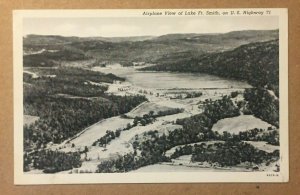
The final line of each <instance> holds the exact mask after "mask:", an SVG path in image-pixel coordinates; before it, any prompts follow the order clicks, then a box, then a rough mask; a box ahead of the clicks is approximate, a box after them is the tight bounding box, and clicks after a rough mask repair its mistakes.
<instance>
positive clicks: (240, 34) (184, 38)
mask: <svg viewBox="0 0 300 195" xmlns="http://www.w3.org/2000/svg"><path fill="white" fill-rule="evenodd" d="M277 38H278V30H247V31H233V32H229V33H223V34H222V33H220V34H166V35H162V36H158V37H148V36H142V37H123V38H122V37H110V38H103V37H63V36H46V35H28V36H26V37H24V39H23V43H24V44H23V45H24V47H23V49H24V53H26V56H24V62H25V63H24V66H30V67H32V66H57V64H59V63H58V62H57V61H72V60H86V59H91V58H93V59H96V60H98V61H99V62H110V63H120V64H122V65H125V66H130V65H132V62H147V63H155V64H159V63H161V62H166V61H170V62H174V61H175V62H176V61H177V60H178V59H183V58H185V59H190V58H191V57H198V56H200V55H203V54H207V53H215V52H224V51H229V50H232V49H235V48H237V47H239V46H241V45H244V44H249V43H253V42H263V41H270V40H274V39H277ZM42 51H43V52H42Z"/></svg>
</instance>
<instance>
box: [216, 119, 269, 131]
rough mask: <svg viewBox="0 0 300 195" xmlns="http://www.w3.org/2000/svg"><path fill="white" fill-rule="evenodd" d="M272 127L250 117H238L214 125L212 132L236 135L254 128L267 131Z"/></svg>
mask: <svg viewBox="0 0 300 195" xmlns="http://www.w3.org/2000/svg"><path fill="white" fill-rule="evenodd" d="M271 126H272V125H270V124H268V123H267V122H264V121H262V120H261V119H259V118H256V117H254V116H252V115H240V116H237V117H233V118H225V119H222V120H219V121H218V122H217V123H216V124H214V126H213V128H212V131H217V132H219V133H220V134H222V133H223V132H224V131H227V132H228V133H232V134H238V133H239V132H241V131H247V130H251V129H254V128H257V129H263V130H267V129H268V127H271Z"/></svg>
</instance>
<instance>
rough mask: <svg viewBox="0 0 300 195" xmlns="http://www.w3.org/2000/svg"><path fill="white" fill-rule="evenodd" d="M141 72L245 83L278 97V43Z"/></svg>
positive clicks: (188, 60)
mask: <svg viewBox="0 0 300 195" xmlns="http://www.w3.org/2000/svg"><path fill="white" fill-rule="evenodd" d="M142 70H155V71H177V72H201V73H208V74H213V75H218V76H223V77H228V78H234V79H239V80H245V81H247V82H248V83H249V84H251V85H253V86H256V87H265V86H267V87H268V89H272V90H274V91H275V93H276V95H278V83H279V79H278V78H279V43H278V40H272V41H267V42H257V43H250V44H246V45H242V46H240V47H238V48H236V49H234V50H231V51H225V52H218V53H212V54H204V55H202V56H200V57H193V58H190V59H185V60H178V61H175V62H174V61H172V62H166V63H161V64H159V65H156V66H152V67H147V68H144V69H142Z"/></svg>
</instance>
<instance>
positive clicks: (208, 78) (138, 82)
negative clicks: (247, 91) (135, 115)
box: [93, 66, 251, 89]
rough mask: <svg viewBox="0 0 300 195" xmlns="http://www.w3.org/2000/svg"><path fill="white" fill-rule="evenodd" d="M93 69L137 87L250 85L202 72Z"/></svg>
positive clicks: (247, 86)
mask: <svg viewBox="0 0 300 195" xmlns="http://www.w3.org/2000/svg"><path fill="white" fill-rule="evenodd" d="M93 70H95V71H100V72H103V73H112V74H115V75H117V76H120V77H123V78H126V80H127V81H128V82H130V83H132V84H133V85H135V86H137V87H142V88H148V89H172V88H188V89H202V88H203V89H211V88H216V89H224V88H237V89H243V88H249V87H251V86H250V85H249V84H247V83H246V82H242V81H237V80H233V79H228V78H221V77H218V76H213V75H209V74H202V73H177V72H149V71H138V70H136V69H135V68H133V67H122V66H110V67H105V68H102V67H94V68H93Z"/></svg>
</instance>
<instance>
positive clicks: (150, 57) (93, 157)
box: [23, 31, 280, 174]
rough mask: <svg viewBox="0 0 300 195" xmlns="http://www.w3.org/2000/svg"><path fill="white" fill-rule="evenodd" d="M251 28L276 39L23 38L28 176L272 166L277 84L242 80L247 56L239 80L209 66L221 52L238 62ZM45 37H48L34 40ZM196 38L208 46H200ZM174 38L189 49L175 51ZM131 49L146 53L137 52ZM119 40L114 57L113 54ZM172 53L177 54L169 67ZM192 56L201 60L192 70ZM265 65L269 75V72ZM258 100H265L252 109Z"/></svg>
mask: <svg viewBox="0 0 300 195" xmlns="http://www.w3.org/2000/svg"><path fill="white" fill-rule="evenodd" d="M245 33H250V32H245ZM257 33H260V34H261V35H264V36H261V37H260V38H261V40H260V41H266V40H269V39H268V38H270V39H272V38H273V37H276V31H271V32H254V34H253V35H251V33H250V35H251V36H250V35H249V34H248V35H249V36H246V37H247V38H246V39H245V40H241V39H240V38H239V37H238V38H237V37H235V36H236V35H237V34H234V36H232V34H230V33H228V34H225V35H224V34H222V35H201V36H200V35H192V34H189V35H169V36H167V35H166V36H161V37H157V38H155V37H151V38H150V37H145V38H141V39H138V38H135V39H131V40H126V39H125V38H124V39H120V40H118V41H115V42H109V41H107V40H102V39H101V40H100V39H98V40H97V41H94V42H93V43H92V42H91V40H85V39H75V38H72V39H70V38H65V39H60V41H57V42H56V41H55V40H56V37H51V39H50V38H49V37H48V38H49V39H47V37H42V36H41V37H38V38H39V39H37V37H34V36H31V37H28V38H27V39H25V40H26V41H25V43H27V44H25V48H24V49H25V50H28V51H27V52H26V55H24V58H26V61H25V64H24V71H23V77H24V115H26V121H27V122H26V123H24V150H25V152H24V170H26V173H27V174H37V173H61V174H74V173H107V172H150V171H152V172H173V171H199V172H201V171H213V172H214V171H246V172H248V171H278V169H279V166H280V165H279V161H278V160H279V126H278V120H277V117H278V116H277V113H278V110H276V109H278V108H277V104H278V101H279V98H278V96H277V94H278V92H277V89H278V88H277V87H276V85H277V83H276V82H275V84H274V85H269V86H267V87H266V88H264V87H262V86H261V85H262V84H266V82H265V81H261V82H260V81H258V80H257V82H253V80H251V79H249V75H250V76H251V74H255V73H253V72H252V70H254V68H249V66H250V67H252V66H253V65H254V63H252V62H251V63H248V66H247V67H248V68H247V70H246V71H250V72H251V74H248V73H244V72H243V70H239V71H237V72H238V73H241V75H240V76H239V77H236V76H232V75H233V73H231V72H230V71H231V70H233V69H230V68H228V67H227V68H224V66H223V68H219V69H216V70H217V71H215V72H213V73H212V74H211V72H210V71H211V70H212V69H213V68H212V67H214V66H216V65H215V64H216V63H219V64H220V63H221V62H222V63H223V61H222V59H223V58H224V59H225V58H226V57H227V54H228V55H230V57H231V58H230V59H231V62H234V63H237V61H238V59H240V54H239V51H240V49H241V48H249V47H251V44H252V43H250V45H246V46H241V47H240V45H243V44H247V43H249V42H252V41H253V39H254V37H257V36H256V35H257ZM229 35H230V36H229ZM211 36H213V37H214V38H217V39H220V37H225V38H226V37H227V39H226V40H227V42H226V41H225V42H224V44H223V45H222V44H219V45H216V46H214V45H213V44H215V43H214V38H211ZM228 37H229V38H228ZM30 39H33V40H35V41H32V40H30ZM191 39H194V40H197V41H196V42H195V43H191V42H190V40H191ZM255 39H257V38H255ZM49 40H51V41H52V42H53V43H52V44H45V43H44V45H43V44H42V43H43V42H46V43H48V42H49ZM53 40H54V41H53ZM237 40H239V42H237ZM255 41H258V40H255ZM177 42H180V43H179V44H177ZM29 43H30V44H29ZM204 43H205V44H206V46H209V47H206V49H203V48H204V47H203V46H200V45H201V44H204ZM158 44H159V45H160V46H159V47H160V48H156V46H157V45H158ZM174 44H175V45H174ZM176 44H177V45H176ZM182 44H189V45H192V48H193V49H192V50H188V49H187V47H182V49H178V48H177V47H179V45H180V46H182ZM257 44H258V45H259V47H261V48H264V46H266V47H269V43H266V44H264V43H263V42H259V43H257ZM140 45H146V50H147V51H149V52H146V51H144V50H143V51H141V50H138V48H143V47H140ZM170 45H173V46H172V48H169V46H170ZM127 46H128V48H129V49H128V52H126V56H125V55H124V56H123V54H121V53H120V52H119V51H120V50H122V48H123V47H127ZM43 47H45V48H47V49H48V50H49V51H47V50H46V49H45V50H43V49H41V48H43ZM149 47H151V48H149ZM221 47H222V48H221ZM270 47H271V48H273V47H276V43H275V44H272V45H271V46H270ZM34 48H35V49H34ZM62 48H63V49H62ZM70 48H72V49H70ZM75 48H76V49H75ZM107 48H109V49H107ZM175 48H177V49H175ZM195 48H197V49H195ZM235 48H237V49H235ZM156 49H157V50H156ZM160 49H161V50H160ZM35 50H36V51H35ZM53 50H54V51H55V52H53ZM57 50H58V51H57ZM162 50H164V51H163V52H160V51H162ZM178 50H180V55H183V56H181V57H180V59H178V61H176V63H174V60H176V59H177V58H176V57H175V56H176V55H177V54H178ZM261 50H262V49H261ZM29 51H30V52H31V53H30V52H29ZM60 51H62V53H60ZM234 51H237V53H238V54H236V55H235V53H234V54H233V52H234ZM251 51H252V52H253V53H255V51H253V50H251ZM272 51H273V50H272ZM57 52H58V53H57ZM156 52H157V53H156ZM155 53H156V54H155ZM117 54H120V55H119V56H118V57H116V55H117ZM245 55H246V54H245ZM251 55H254V54H252V53H251ZM45 56H46V57H45ZM61 56H63V58H62V57H61ZM195 56H198V57H195ZM199 56H200V57H199ZM213 57H214V58H215V59H217V60H216V61H217V62H216V61H214V60H212V59H213ZM164 59H165V61H164V62H163V60H164ZM201 60H202V61H203V62H205V63H206V64H205V65H207V66H205V65H201V64H200V66H198V65H199V64H198V61H201ZM218 60H219V61H218ZM33 61H34V62H36V63H32V62H33ZM253 61H255V60H253ZM270 61H271V62H270ZM231 62H229V61H228V62H226V63H228V64H231ZM255 62H256V61H255ZM277 62H278V61H277ZM200 63H201V62H200ZM261 63H267V64H268V65H269V66H270V67H272V66H274V64H276V59H275V62H273V61H272V59H271V58H269V57H265V58H264V60H263V62H261ZM27 65H28V66H27ZM195 67H196V68H195ZM202 68H203V69H202ZM182 69H184V70H182ZM202 70H204V71H202ZM273 70H274V71H275V73H274V74H273V73H269V76H268V78H272V79H274V78H275V76H276V71H277V70H276V68H275V69H273ZM262 71H265V70H262ZM267 71H269V69H267ZM230 74H231V76H230ZM259 74H262V73H261V72H259ZM243 75H247V76H243ZM274 75H275V76H274ZM242 77H243V78H242ZM268 83H269V80H268V82H267V84H268ZM259 90H261V91H259ZM260 98H261V99H268V98H269V99H270V100H272V101H265V102H264V103H265V107H264V106H261V107H260V105H259V103H260V102H261V101H260ZM258 107H260V108H261V110H260V109H257V108H258ZM269 116H270V117H269ZM45 158H46V159H48V161H47V162H45V161H44V159H45ZM68 159H70V161H69V160H68ZM58 162H60V163H64V164H68V166H67V165H66V167H64V166H62V165H61V164H59V163H58ZM57 163H58V164H57ZM62 167H63V168H62Z"/></svg>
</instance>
